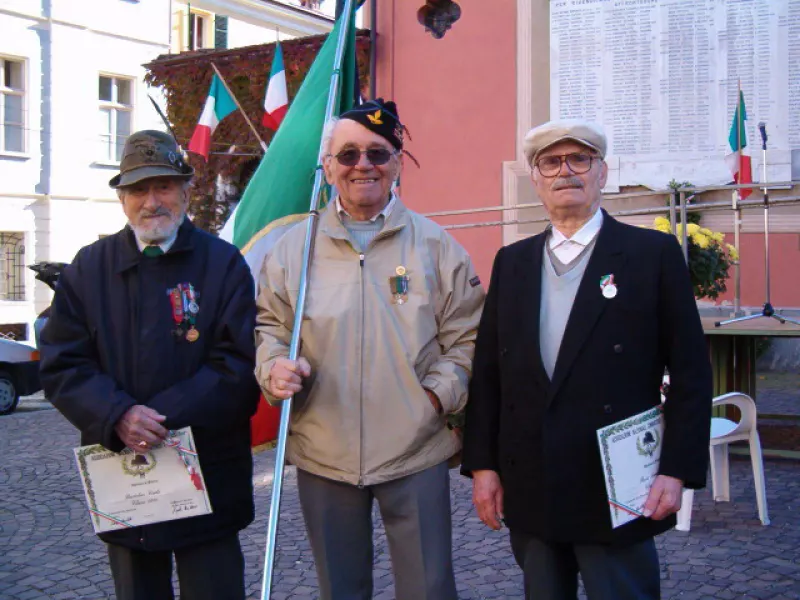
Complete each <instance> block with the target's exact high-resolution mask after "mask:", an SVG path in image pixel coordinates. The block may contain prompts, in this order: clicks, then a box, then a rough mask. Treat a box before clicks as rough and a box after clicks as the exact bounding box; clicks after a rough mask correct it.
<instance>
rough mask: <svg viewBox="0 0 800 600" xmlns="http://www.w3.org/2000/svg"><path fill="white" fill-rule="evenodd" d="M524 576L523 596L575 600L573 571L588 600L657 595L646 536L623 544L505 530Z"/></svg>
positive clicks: (652, 547)
mask: <svg viewBox="0 0 800 600" xmlns="http://www.w3.org/2000/svg"><path fill="white" fill-rule="evenodd" d="M511 549H512V550H513V552H514V558H515V559H516V561H517V564H518V565H519V566H520V567H521V568H522V571H523V573H524V577H525V598H526V600H576V599H577V597H578V573H579V572H580V574H581V578H582V579H583V586H584V588H586V596H587V597H588V599H589V600H659V598H661V579H660V574H659V569H658V553H657V552H656V544H655V542H654V541H653V540H652V539H649V540H645V541H644V542H639V543H636V544H631V545H628V546H621V547H616V546H606V545H602V544H557V543H551V542H545V541H542V540H540V539H538V538H536V537H533V536H530V535H527V534H525V533H521V532H515V531H512V532H511Z"/></svg>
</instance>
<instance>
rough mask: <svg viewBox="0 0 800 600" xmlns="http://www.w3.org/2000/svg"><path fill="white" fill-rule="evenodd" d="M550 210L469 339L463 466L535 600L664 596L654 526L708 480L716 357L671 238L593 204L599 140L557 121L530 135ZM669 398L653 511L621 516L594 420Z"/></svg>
mask: <svg viewBox="0 0 800 600" xmlns="http://www.w3.org/2000/svg"><path fill="white" fill-rule="evenodd" d="M524 150H525V156H526V158H527V160H528V162H529V164H530V167H531V169H532V179H533V185H534V188H535V189H536V192H537V194H538V197H539V199H540V200H541V201H542V204H543V205H544V208H545V209H546V211H547V213H548V215H549V217H550V222H551V224H550V226H549V227H548V228H547V230H546V231H545V232H544V233H541V234H539V235H537V236H534V237H532V238H529V239H526V240H523V241H520V242H517V243H515V244H512V245H510V246H508V247H505V248H502V249H501V250H500V251H499V252H498V253H497V256H496V258H495V262H494V267H493V271H492V279H491V282H490V284H489V292H488V295H487V298H486V306H485V309H484V312H483V316H482V318H481V324H480V328H479V330H478V339H477V342H476V354H475V364H474V375H473V378H472V380H471V384H470V392H469V393H470V402H469V404H468V406H467V414H466V426H465V427H466V428H465V441H464V459H463V465H462V472H464V474H466V475H469V476H471V477H473V479H474V481H473V501H474V503H475V506H476V508H477V511H478V515H479V516H480V518H481V520H482V521H483V522H484V523H486V524H487V525H488V526H489V527H491V528H493V529H499V528H500V526H501V525H500V523H501V522H502V521H503V520H504V521H505V524H506V525H507V526H508V527H509V529H510V533H511V546H512V549H513V552H514V556H515V558H516V560H517V562H518V564H519V565H520V567H521V568H522V569H523V571H524V577H525V590H526V591H525V594H526V598H528V599H530V600H533V599H534V598H535V599H536V600H568V599H571V600H574V599H575V597H576V594H577V578H578V573H580V574H581V577H582V579H583V583H584V586H585V588H586V593H587V595H588V597H589V599H590V600H634V599H635V600H642V599H656V598H659V595H660V581H659V566H658V555H657V553H656V548H655V544H654V541H653V537H654V536H655V535H657V534H659V533H662V532H664V531H666V530H668V529H670V528H672V527H673V526H674V525H675V516H674V514H675V513H676V512H677V511H678V509H679V508H680V504H681V491H682V487H684V486H685V487H689V488H699V487H702V486H703V485H704V484H705V479H706V465H707V458H708V441H709V429H710V427H709V425H710V417H711V415H710V411H711V397H712V387H711V369H710V365H709V358H708V353H707V350H706V345H705V341H704V338H703V330H702V327H701V324H700V318H699V316H698V312H697V306H696V304H695V301H694V297H693V295H692V287H691V284H690V280H689V274H688V270H687V267H686V263H685V262H684V259H683V255H682V253H681V249H680V247H679V246H678V244H677V241H676V240H675V238H674V236H668V235H664V234H662V233H659V232H657V231H652V230H648V229H641V228H636V227H631V226H629V225H625V224H623V223H620V222H619V221H617V220H615V219H613V218H612V217H611V216H609V215H608V213H607V212H605V211H604V210H603V209H601V208H600V203H601V199H602V189H603V187H604V186H605V183H606V178H607V174H608V167H607V165H606V163H605V161H604V157H605V153H606V137H605V135H604V134H603V131H602V130H601V129H600V128H599V127H598V126H597V125H594V124H592V123H586V122H580V121H558V122H550V123H546V124H544V125H541V126H539V127H536V128H535V129H533V130H531V131H530V132H529V133H528V135H527V136H526V138H525V141H524ZM665 368H666V369H669V373H670V382H671V384H672V385H671V387H670V394H669V397H668V399H667V401H666V403H665V404H664V407H663V414H664V422H665V432H664V436H663V446H662V452H661V461H660V465H659V474H658V475H657V477H656V478H655V480H654V482H653V484H652V486H651V488H650V493H649V496H648V498H647V501H646V504H645V509H644V516H643V517H640V518H638V519H635V520H634V521H632V522H630V523H628V524H626V525H623V526H621V527H618V528H612V524H611V518H610V512H609V506H608V496H607V494H606V488H605V479H604V475H603V469H602V463H601V458H600V452H599V448H598V443H597V430H598V429H599V428H601V427H605V426H607V425H610V424H612V423H614V422H617V421H620V420H622V419H625V418H627V417H630V416H632V415H635V414H638V413H640V412H643V411H645V410H647V409H650V408H652V407H655V406H659V403H660V392H659V388H660V386H661V382H662V377H663V374H664V370H665Z"/></svg>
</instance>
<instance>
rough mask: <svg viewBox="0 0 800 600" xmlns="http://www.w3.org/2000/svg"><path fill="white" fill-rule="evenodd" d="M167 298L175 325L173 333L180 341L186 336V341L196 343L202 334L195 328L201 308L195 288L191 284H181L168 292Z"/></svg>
mask: <svg viewBox="0 0 800 600" xmlns="http://www.w3.org/2000/svg"><path fill="white" fill-rule="evenodd" d="M167 296H169V302H170V305H171V307H172V320H173V322H174V323H175V329H173V330H172V333H173V334H174V335H175V337H176V338H178V339H180V338H182V337H184V335H185V336H186V341H188V342H196V341H197V340H198V339H199V338H200V332H199V331H198V330H197V329H196V327H195V323H196V321H197V313H199V312H200V306H199V305H198V304H197V292H196V291H195V289H194V286H192V284H191V283H179V284H178V286H177V287H174V288H172V289H169V290H167Z"/></svg>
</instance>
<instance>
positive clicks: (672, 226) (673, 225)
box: [669, 191, 678, 235]
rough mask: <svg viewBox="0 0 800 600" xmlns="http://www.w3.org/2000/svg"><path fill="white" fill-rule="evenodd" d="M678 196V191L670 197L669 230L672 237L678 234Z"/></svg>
mask: <svg viewBox="0 0 800 600" xmlns="http://www.w3.org/2000/svg"><path fill="white" fill-rule="evenodd" d="M677 196H678V192H677V191H673V192H672V193H671V194H670V195H669V230H670V231H671V232H672V235H676V234H677V233H678V227H677V223H678V218H677V215H676V214H675V203H676V197H677Z"/></svg>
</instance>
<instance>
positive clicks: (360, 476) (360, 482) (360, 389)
mask: <svg viewBox="0 0 800 600" xmlns="http://www.w3.org/2000/svg"><path fill="white" fill-rule="evenodd" d="M358 266H359V274H360V280H361V352H360V356H359V365H360V367H359V368H360V371H361V372H360V373H359V378H358V405H359V411H360V415H359V417H360V418H359V420H358V427H359V442H358V443H359V451H358V461H359V465H358V487H359V488H363V487H364V253H363V252H362V253H360V254H359V255H358Z"/></svg>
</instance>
